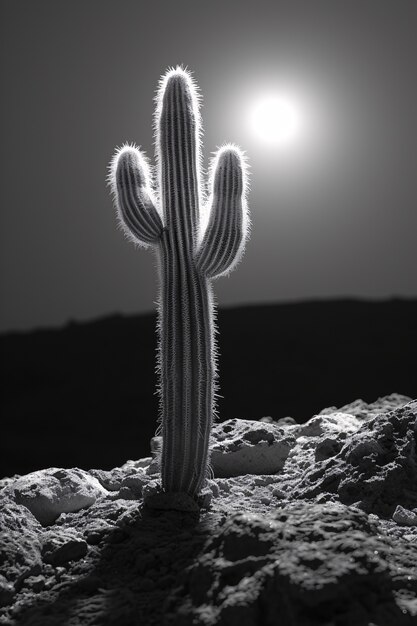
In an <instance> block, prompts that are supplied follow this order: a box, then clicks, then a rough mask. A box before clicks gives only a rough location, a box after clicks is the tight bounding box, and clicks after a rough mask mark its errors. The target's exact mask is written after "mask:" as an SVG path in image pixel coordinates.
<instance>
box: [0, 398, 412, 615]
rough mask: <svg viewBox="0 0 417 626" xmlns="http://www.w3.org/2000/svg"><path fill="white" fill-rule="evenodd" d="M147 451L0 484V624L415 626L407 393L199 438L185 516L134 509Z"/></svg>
mask: <svg viewBox="0 0 417 626" xmlns="http://www.w3.org/2000/svg"><path fill="white" fill-rule="evenodd" d="M160 443H161V442H160V440H158V439H156V440H154V441H153V443H152V450H153V454H152V457H148V458H144V459H140V460H139V461H128V462H127V463H126V464H125V465H124V466H122V467H120V468H115V469H113V470H111V471H103V470H90V471H88V472H86V471H83V470H79V469H62V468H51V469H46V470H40V471H38V472H34V473H32V474H28V475H26V476H22V477H17V476H16V477H13V478H6V479H3V480H1V481H0V497H1V508H0V564H1V574H0V624H5V625H6V624H7V625H10V626H14V625H16V626H17V625H19V626H20V625H22V626H35V625H36V626H37V625H39V626H56V625H57V624H66V625H68V626H72V625H73V626H75V625H90V624H91V625H92V624H99V625H103V626H107V625H118V626H125V625H126V626H130V625H132V626H133V625H141V626H142V625H143V626H145V625H147V624H169V625H190V626H191V624H193V625H194V624H197V625H198V624H201V625H207V626H208V625H214V624H221V625H224V626H226V624H227V625H228V626H229V625H231V626H233V625H234V624H239V626H241V625H242V624H245V625H249V626H255V625H260V624H262V625H265V626H269V625H271V626H275V625H276V624H277V623H280V624H282V625H284V626H285V625H287V624H288V625H295V624H296V625H297V626H298V625H301V626H315V625H317V626H319V625H323V624H328V625H329V626H330V624H334V625H337V626H344V625H346V626H347V625H349V626H350V625H352V626H361V625H364V626H365V625H366V626H369V624H371V623H373V624H378V626H385V625H386V626H390V625H391V624H392V625H395V626H401V625H403V624H404V625H410V626H411V625H412V624H416V623H417V453H416V449H417V402H416V401H411V400H410V398H406V397H403V396H398V395H395V394H394V395H392V396H389V397H387V398H382V399H379V400H378V401H377V402H376V403H374V404H371V405H367V404H366V403H364V402H362V401H356V402H354V403H352V404H351V405H347V406H345V407H342V408H339V409H336V408H335V407H332V408H330V409H325V410H324V411H322V412H321V413H320V414H319V415H316V416H314V417H313V418H311V419H310V420H309V421H308V422H306V423H305V424H302V425H299V424H296V423H295V421H294V420H293V419H291V418H284V419H283V420H280V421H279V422H274V421H273V420H271V419H270V418H263V419H262V420H259V421H255V422H251V421H248V420H229V421H228V422H223V423H222V424H217V425H215V427H214V428H213V433H212V442H211V449H212V470H213V474H214V478H213V479H212V480H210V481H209V489H210V492H211V494H212V499H211V502H210V503H209V499H208V500H207V509H206V510H203V511H202V512H201V514H200V518H199V519H195V518H193V516H191V515H188V514H186V513H181V512H178V511H164V512H156V511H151V510H149V509H147V508H144V507H143V506H142V503H143V497H142V494H143V491H144V490H145V489H149V488H151V487H152V485H153V484H155V482H156V481H157V478H158V471H159V450H160Z"/></svg>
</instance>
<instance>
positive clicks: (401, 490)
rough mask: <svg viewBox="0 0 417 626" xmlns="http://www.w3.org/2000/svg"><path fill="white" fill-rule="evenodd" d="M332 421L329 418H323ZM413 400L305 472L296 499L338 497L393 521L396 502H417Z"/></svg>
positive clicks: (365, 426)
mask: <svg viewBox="0 0 417 626" xmlns="http://www.w3.org/2000/svg"><path fill="white" fill-rule="evenodd" d="M327 417H330V416H327ZM416 442H417V402H416V401H412V402H409V403H407V404H405V405H403V406H401V407H399V408H397V409H394V410H392V411H389V412H386V413H380V414H378V415H376V416H373V417H370V418H369V419H367V420H365V421H363V422H362V426H361V427H360V428H359V429H358V430H357V432H354V433H353V434H352V435H351V436H350V437H349V438H348V439H347V440H346V443H345V444H344V446H343V447H342V448H341V450H340V452H338V453H337V454H336V455H335V456H333V457H332V458H330V459H328V460H325V461H322V462H318V463H316V464H315V466H314V467H312V468H311V469H309V470H308V471H307V472H306V473H305V475H304V476H303V477H302V479H301V480H300V482H299V483H298V485H297V486H296V487H295V491H294V494H293V495H294V497H296V498H300V497H301V498H312V497H315V496H317V495H318V494H319V493H326V492H327V493H330V494H332V493H333V494H337V495H338V497H339V498H340V501H341V502H343V503H344V504H353V503H356V505H357V506H359V507H360V508H361V509H363V510H365V511H367V512H369V513H376V514H378V515H379V516H385V517H389V518H390V517H391V516H392V515H393V513H394V511H395V509H396V507H397V505H398V504H400V505H402V506H404V507H405V508H407V506H408V505H409V504H411V507H409V508H413V506H415V505H416V503H417V455H416Z"/></svg>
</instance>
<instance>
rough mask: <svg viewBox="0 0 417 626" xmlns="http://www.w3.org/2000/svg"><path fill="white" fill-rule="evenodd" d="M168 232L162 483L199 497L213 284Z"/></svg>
mask: <svg viewBox="0 0 417 626" xmlns="http://www.w3.org/2000/svg"><path fill="white" fill-rule="evenodd" d="M181 252H182V251H181V250H179V249H178V241H177V240H176V238H175V237H172V236H171V235H170V234H169V233H168V232H164V234H163V237H162V240H161V257H162V258H161V266H162V268H163V271H162V276H161V293H160V310H159V328H160V346H159V350H160V384H161V415H162V416H163V419H162V441H163V444H162V445H163V449H162V458H161V474H162V487H163V489H164V490H165V491H169V492H183V493H188V494H189V495H192V496H195V495H197V494H198V493H199V491H200V490H201V487H202V485H203V482H204V479H205V476H206V468H207V463H208V446H207V441H208V439H209V436H210V431H211V426H212V421H213V404H214V397H213V394H214V391H213V390H214V375H215V369H214V368H215V365H214V359H213V355H214V346H213V342H214V338H213V332H214V330H213V319H212V317H213V316H212V302H211V297H210V292H209V289H210V286H209V284H208V282H209V281H208V279H207V278H206V277H205V276H201V275H199V273H198V272H197V271H196V269H195V267H194V263H193V261H192V259H186V258H183V257H182V255H181Z"/></svg>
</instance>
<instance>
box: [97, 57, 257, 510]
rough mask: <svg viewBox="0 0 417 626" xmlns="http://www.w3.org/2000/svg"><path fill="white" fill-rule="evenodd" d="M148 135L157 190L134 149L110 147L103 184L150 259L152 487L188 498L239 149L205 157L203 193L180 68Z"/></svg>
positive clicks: (229, 261) (186, 78)
mask: <svg viewBox="0 0 417 626" xmlns="http://www.w3.org/2000/svg"><path fill="white" fill-rule="evenodd" d="M155 131H156V173H157V178H156V180H157V186H155V184H154V182H153V177H152V171H151V168H150V166H149V164H148V161H147V159H146V157H145V155H144V154H143V153H142V152H141V151H140V150H139V149H138V148H137V147H136V146H134V145H124V146H123V147H122V148H120V149H118V150H117V152H116V154H115V156H114V157H113V160H112V162H111V166H110V175H109V179H110V185H111V187H112V192H113V196H114V200H115V205H116V210H117V215H118V219H119V223H120V225H121V227H122V229H123V230H124V231H125V233H126V235H127V236H128V238H129V239H131V240H133V241H134V242H136V243H137V244H139V245H142V246H144V247H148V246H151V247H152V248H153V249H154V250H155V252H156V254H157V259H158V267H159V278H160V293H159V302H158V335H159V348H158V374H159V394H160V416H159V428H158V433H161V434H162V455H161V479H162V487H161V489H162V492H165V493H168V494H187V495H188V496H190V497H191V498H193V500H194V501H198V500H199V498H198V496H199V494H200V493H201V490H202V488H203V487H204V485H205V481H206V478H207V477H208V475H209V472H210V465H209V438H210V432H211V427H212V423H213V417H214V416H215V415H216V411H215V395H216V394H215V391H216V378H217V375H216V346H215V338H214V333H215V326H214V307H213V297H212V290H211V280H212V279H214V278H217V277H219V276H223V275H225V274H227V273H229V272H230V271H231V270H232V269H233V268H234V267H235V265H236V264H237V262H238V261H239V259H240V258H241V256H242V253H243V250H244V246H245V242H246V239H247V237H248V231H249V217H248V212H247V207H246V190H247V182H246V181H247V167H246V163H245V158H244V156H243V154H242V152H241V151H240V150H239V148H237V147H236V146H233V145H231V144H230V145H226V146H223V147H222V148H220V149H219V150H218V152H217V154H216V155H215V157H214V158H213V159H212V165H211V170H210V176H209V193H208V194H206V193H205V191H204V189H203V187H202V183H201V147H200V133H201V130H200V117H199V94H198V92H197V88H196V86H195V84H194V82H193V79H192V77H191V75H190V74H189V72H187V71H186V70H184V69H183V68H181V67H177V68H176V69H171V70H169V71H168V72H167V74H166V75H165V76H164V77H162V79H161V82H160V85H159V90H158V94H157V108H156V113H155ZM206 195H207V197H206Z"/></svg>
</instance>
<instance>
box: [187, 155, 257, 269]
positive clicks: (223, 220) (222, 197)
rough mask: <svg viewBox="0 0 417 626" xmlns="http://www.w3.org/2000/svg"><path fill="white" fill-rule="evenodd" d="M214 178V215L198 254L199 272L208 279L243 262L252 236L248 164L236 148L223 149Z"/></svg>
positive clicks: (212, 187) (212, 199)
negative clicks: (247, 192)
mask: <svg viewBox="0 0 417 626" xmlns="http://www.w3.org/2000/svg"><path fill="white" fill-rule="evenodd" d="M211 170H212V173H211V176H210V179H211V180H210V186H211V194H210V202H209V206H210V213H209V221H208V225H207V228H206V230H205V232H204V234H203V237H202V242H201V245H200V246H199V248H198V251H197V254H196V259H195V261H196V267H197V270H198V271H199V272H200V273H201V274H203V275H205V276H207V277H208V278H218V277H219V276H222V275H225V274H228V273H229V272H231V271H232V270H233V269H234V267H235V266H236V265H237V263H238V262H239V260H240V259H241V257H242V255H243V251H244V247H245V243H246V240H247V238H248V235H249V219H248V213H247V207H246V186H247V184H246V180H247V172H246V163H245V160H244V157H243V155H242V154H241V152H240V150H239V149H238V148H236V147H235V146H231V145H228V146H225V147H223V148H221V149H220V150H219V151H218V153H217V155H216V157H215V159H214V163H213V165H212V168H211Z"/></svg>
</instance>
